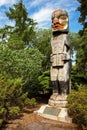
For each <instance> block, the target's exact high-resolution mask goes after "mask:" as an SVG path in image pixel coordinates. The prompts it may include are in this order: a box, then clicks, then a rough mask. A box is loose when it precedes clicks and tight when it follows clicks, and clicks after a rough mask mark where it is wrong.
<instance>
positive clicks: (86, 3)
mask: <svg viewBox="0 0 87 130" xmlns="http://www.w3.org/2000/svg"><path fill="white" fill-rule="evenodd" d="M78 2H79V3H80V6H79V7H78V8H77V10H78V11H79V12H80V17H79V22H80V23H81V24H82V25H83V27H84V28H83V29H85V28H87V11H86V9H87V0H78Z"/></svg>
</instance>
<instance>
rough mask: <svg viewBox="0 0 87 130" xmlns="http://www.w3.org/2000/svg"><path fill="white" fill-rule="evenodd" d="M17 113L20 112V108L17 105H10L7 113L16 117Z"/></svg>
mask: <svg viewBox="0 0 87 130" xmlns="http://www.w3.org/2000/svg"><path fill="white" fill-rule="evenodd" d="M19 113H20V108H19V107H18V106H16V107H10V109H9V115H10V116H11V117H16V116H18V115H19Z"/></svg>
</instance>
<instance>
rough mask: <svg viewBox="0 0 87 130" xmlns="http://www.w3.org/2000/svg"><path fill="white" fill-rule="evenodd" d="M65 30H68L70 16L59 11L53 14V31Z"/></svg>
mask: <svg viewBox="0 0 87 130" xmlns="http://www.w3.org/2000/svg"><path fill="white" fill-rule="evenodd" d="M64 30H68V14H67V12H66V11H65V10H60V9H59V10H56V11H54V12H53V13H52V31H64Z"/></svg>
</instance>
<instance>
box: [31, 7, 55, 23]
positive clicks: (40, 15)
mask: <svg viewBox="0 0 87 130" xmlns="http://www.w3.org/2000/svg"><path fill="white" fill-rule="evenodd" d="M51 12H52V9H50V8H49V9H48V8H42V9H41V10H40V11H39V12H37V13H34V14H33V15H32V16H31V17H32V18H33V19H34V20H36V21H37V22H39V23H40V22H45V21H48V20H49V19H50V15H51Z"/></svg>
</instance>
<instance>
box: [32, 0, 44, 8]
mask: <svg viewBox="0 0 87 130" xmlns="http://www.w3.org/2000/svg"><path fill="white" fill-rule="evenodd" d="M42 2H43V0H32V1H31V2H30V3H31V4H30V6H31V7H32V6H33V7H34V6H37V5H39V4H40V3H42Z"/></svg>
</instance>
